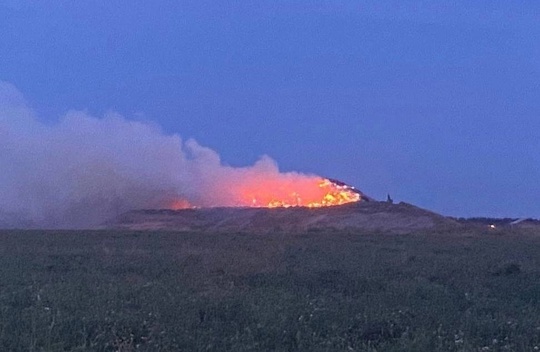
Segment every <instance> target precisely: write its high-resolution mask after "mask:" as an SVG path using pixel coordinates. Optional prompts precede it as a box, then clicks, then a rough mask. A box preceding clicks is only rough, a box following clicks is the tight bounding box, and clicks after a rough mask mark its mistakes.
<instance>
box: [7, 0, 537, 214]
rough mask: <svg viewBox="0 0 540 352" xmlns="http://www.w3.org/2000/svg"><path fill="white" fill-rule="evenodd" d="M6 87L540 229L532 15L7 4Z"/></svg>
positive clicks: (353, 4) (388, 7)
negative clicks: (526, 220)
mask: <svg viewBox="0 0 540 352" xmlns="http://www.w3.org/2000/svg"><path fill="white" fill-rule="evenodd" d="M0 33H2V35H1V36H0V80H3V81H7V82H10V83H12V84H13V85H15V86H16V87H17V88H18V89H19V90H20V91H21V92H22V93H23V94H24V95H25V97H26V99H27V100H28V101H29V103H30V104H31V106H32V108H33V109H34V110H35V111H36V112H37V114H38V115H39V116H40V118H41V119H43V120H44V121H46V122H48V123H49V122H50V123H54V121H56V120H57V119H58V118H59V117H60V116H62V115H63V114H65V113H66V112H67V111H69V110H72V109H76V110H85V111H88V112H89V113H91V114H93V115H98V116H100V115H103V114H105V113H106V112H108V111H115V112H118V113H120V114H122V115H124V116H126V117H127V118H130V119H137V120H145V121H151V122H155V123H157V124H159V125H160V126H162V127H163V130H164V131H165V132H166V133H171V134H172V133H176V134H179V135H180V136H182V137H183V138H185V139H187V138H195V139H196V140H197V141H199V143H201V144H202V145H205V146H208V147H211V148H212V149H214V150H216V151H218V152H219V153H220V154H221V156H222V159H223V161H224V162H225V163H227V164H230V165H233V166H244V165H249V164H252V163H253V162H255V161H256V160H257V159H258V158H259V157H260V156H261V155H263V154H268V155H270V156H271V157H272V158H274V159H275V160H276V161H277V162H278V163H279V165H280V167H281V169H282V170H284V171H292V170H296V171H302V172H312V173H316V174H320V175H324V176H328V177H332V178H337V179H341V180H343V181H345V182H348V183H350V184H353V185H355V186H357V187H358V188H360V189H362V190H363V191H364V192H365V193H367V194H369V195H371V196H373V197H375V198H381V199H382V198H385V197H386V193H387V192H389V193H390V194H391V195H392V196H393V197H394V198H395V199H396V200H398V201H401V200H402V201H407V202H410V203H413V204H416V205H419V206H422V207H425V208H429V209H432V210H435V211H438V212H441V213H444V214H448V215H456V216H476V215H478V216H480V215H481V216H515V217H517V216H532V217H540V202H539V201H538V199H540V185H539V182H538V181H539V180H540V153H539V152H540V86H539V82H540V40H539V39H540V3H538V2H536V1H513V2H508V1H474V2H471V1H453V2H447V1H385V0H379V1H308V0H305V1H293V0H291V1H247V0H246V1H204V0H199V1H166V0H156V1H151V2H149V1H131V2H125V1H90V2H80V1H77V2H75V1H57V0H50V1H39V2H38V1H25V0H22V1H16V0H9V1H6V0H0Z"/></svg>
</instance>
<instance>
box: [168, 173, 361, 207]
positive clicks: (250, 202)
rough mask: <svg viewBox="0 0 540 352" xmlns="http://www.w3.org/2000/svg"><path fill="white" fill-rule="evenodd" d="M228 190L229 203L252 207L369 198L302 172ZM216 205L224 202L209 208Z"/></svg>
mask: <svg viewBox="0 0 540 352" xmlns="http://www.w3.org/2000/svg"><path fill="white" fill-rule="evenodd" d="M227 193H229V194H231V198H230V202H229V203H227V204H226V205H227V206H235V207H253V208H289V207H307V208H321V207H329V206H336V205H343V204H348V203H354V202H360V201H369V200H370V198H369V197H366V196H365V195H363V194H362V192H360V191H358V190H357V189H355V188H354V187H352V186H349V185H347V184H345V183H343V182H340V181H337V180H332V179H328V178H320V177H311V176H303V175H298V176H297V177H295V178H291V179H287V180H283V179H282V178H280V177H269V178H268V179H259V180H258V182H244V183H236V184H233V185H231V186H230V187H228V188H227ZM215 206H223V204H219V203H217V204H213V205H210V206H208V205H207V206H206V207H215ZM199 207H201V206H199V205H197V204H192V203H191V202H189V201H187V200H185V199H179V200H174V201H173V202H172V204H171V206H169V208H171V209H173V210H179V209H188V208H199Z"/></svg>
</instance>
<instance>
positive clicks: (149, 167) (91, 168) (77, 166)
mask: <svg viewBox="0 0 540 352" xmlns="http://www.w3.org/2000/svg"><path fill="white" fill-rule="evenodd" d="M314 179H319V178H317V177H316V176H309V175H303V174H298V173H280V172H279V170H278V167H277V165H276V163H275V162H274V161H273V160H272V159H271V158H269V157H267V156H264V157H262V158H261V159H260V160H259V161H258V162H256V163H255V164H254V165H253V166H250V167H243V168H233V167H230V166H226V165H223V164H222V162H221V160H220V157H219V155H218V154H217V153H216V152H214V151H213V150H211V149H209V148H205V147H202V146H200V145H199V144H197V142H196V141H194V140H187V141H183V140H182V139H181V138H180V137H179V136H178V135H166V134H164V133H163V132H162V131H160V129H159V128H158V127H157V126H155V125H152V124H146V123H141V122H137V121H131V120H128V119H126V118H124V117H122V116H120V115H118V114H114V113H111V114H106V115H105V116H103V117H100V118H96V117H93V116H90V115H88V114H87V113H85V112H80V111H74V112H69V113H67V114H66V115H65V116H63V117H62V118H61V119H60V120H59V121H58V122H56V123H54V124H47V123H44V122H41V121H40V120H39V119H38V118H37V117H36V116H35V114H34V112H33V111H32V110H31V109H30V108H29V107H28V104H27V103H26V102H25V99H24V97H23V96H22V95H21V93H20V92H19V91H18V90H17V89H16V88H15V87H13V86H12V85H10V84H8V83H1V82H0V227H44V228H61V227H64V228H77V227H92V226H96V225H99V224H101V223H103V222H105V221H107V220H108V219H112V218H114V217H115V216H117V215H118V214H120V213H123V212H126V211H129V210H134V209H141V208H166V207H171V205H172V204H175V202H178V201H181V202H184V203H185V204H190V205H194V206H238V205H246V199H247V198H249V197H251V196H252V195H251V194H250V193H249V192H251V191H250V189H251V188H250V187H251V186H253V187H256V186H257V185H261V182H262V181H264V182H265V183H266V184H272V185H276V184H278V187H276V191H277V192H280V191H283V192H286V191H287V185H290V184H296V186H297V188H298V189H300V190H301V189H302V187H303V185H304V184H305V183H302V182H300V181H306V180H309V181H310V182H311V181H313V180H314ZM237 185H243V186H242V189H239V188H238V186H237ZM246 197H247V198H246ZM254 201H255V200H254ZM248 205H249V204H248Z"/></svg>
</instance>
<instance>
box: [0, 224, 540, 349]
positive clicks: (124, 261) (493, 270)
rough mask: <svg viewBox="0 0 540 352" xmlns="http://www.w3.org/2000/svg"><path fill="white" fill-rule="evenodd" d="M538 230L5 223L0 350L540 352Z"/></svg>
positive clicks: (0, 255) (0, 246) (0, 245)
mask: <svg viewBox="0 0 540 352" xmlns="http://www.w3.org/2000/svg"><path fill="white" fill-rule="evenodd" d="M539 249H540V236H538V237H536V236H534V235H531V234H528V235H525V234H521V235H520V234H516V233H508V234H504V233H491V234H489V233H468V234H450V233H446V234H417V235H407V236H395V235H394V236H390V235H374V234H359V233H352V232H339V233H332V232H314V233H308V234H304V235H290V234H271V235H268V234H267V235H253V234H196V233H159V232H138V233H134V232H114V231H97V232H80V231H79V232H75V231H71V232H67V231H66V232H50V231H49V232H45V231H3V232H0V351H535V350H538V349H539V348H540V250H539Z"/></svg>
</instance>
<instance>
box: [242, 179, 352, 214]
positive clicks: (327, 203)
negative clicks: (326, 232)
mask: <svg viewBox="0 0 540 352" xmlns="http://www.w3.org/2000/svg"><path fill="white" fill-rule="evenodd" d="M361 198H362V197H361V195H360V193H359V192H357V191H355V189H354V188H353V187H350V186H347V185H339V184H337V183H335V182H332V181H330V180H328V179H320V180H319V181H318V183H317V187H313V189H312V190H310V192H305V193H303V196H301V195H300V194H299V193H297V192H292V193H290V195H289V197H286V198H284V199H272V200H270V201H269V202H267V201H266V200H265V199H264V197H261V200H260V201H259V200H258V199H257V197H255V198H253V201H252V206H254V207H266V208H280V207H283V208H288V207H308V208H321V207H331V206H335V205H343V204H347V203H353V202H359V201H360V200H361Z"/></svg>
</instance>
